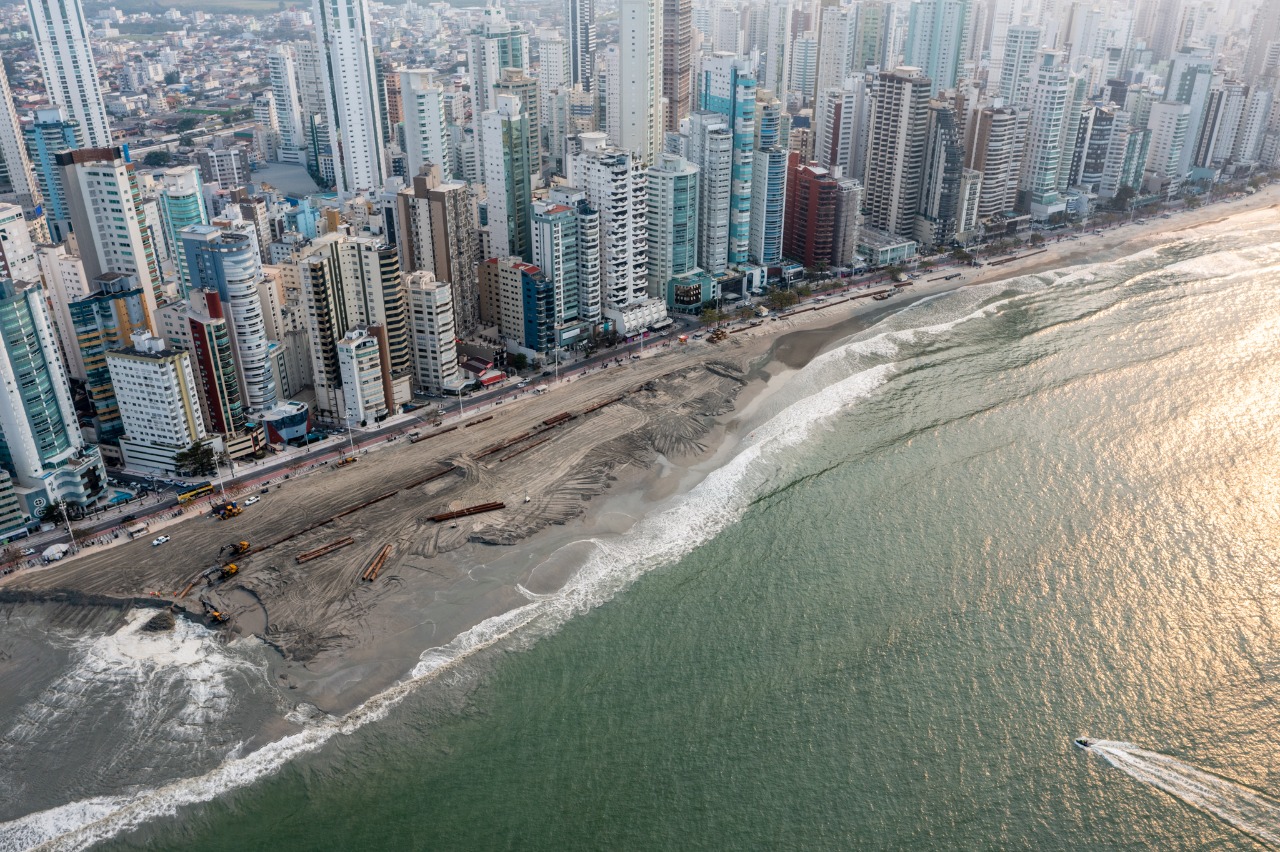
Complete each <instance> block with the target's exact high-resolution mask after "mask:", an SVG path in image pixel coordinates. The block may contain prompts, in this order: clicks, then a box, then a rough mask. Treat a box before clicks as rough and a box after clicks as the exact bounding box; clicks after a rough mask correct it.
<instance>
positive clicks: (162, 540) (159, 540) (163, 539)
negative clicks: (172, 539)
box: [151, 535, 169, 547]
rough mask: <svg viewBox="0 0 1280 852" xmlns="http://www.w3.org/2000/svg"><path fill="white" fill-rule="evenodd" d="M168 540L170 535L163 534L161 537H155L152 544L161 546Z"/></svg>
mask: <svg viewBox="0 0 1280 852" xmlns="http://www.w3.org/2000/svg"><path fill="white" fill-rule="evenodd" d="M166 541H169V536H167V535H162V536H160V537H159V538H157V539H153V540H152V542H151V546H152V547H159V546H160V545H162V544H164V543H165V542H166Z"/></svg>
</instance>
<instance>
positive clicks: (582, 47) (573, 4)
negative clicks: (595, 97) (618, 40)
mask: <svg viewBox="0 0 1280 852" xmlns="http://www.w3.org/2000/svg"><path fill="white" fill-rule="evenodd" d="M568 7H569V8H568V10H567V14H566V16H565V24H566V29H567V30H568V36H569V82H570V83H571V84H573V85H577V86H581V87H582V90H583V91H585V92H590V91H591V90H592V87H593V86H594V85H595V69H596V2H595V0H568Z"/></svg>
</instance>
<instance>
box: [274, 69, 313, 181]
mask: <svg viewBox="0 0 1280 852" xmlns="http://www.w3.org/2000/svg"><path fill="white" fill-rule="evenodd" d="M267 73H268V76H269V79H270V81H271V93H272V96H273V100H274V101H275V109H276V120H277V122H278V123H279V133H280V145H279V148H278V149H277V155H278V157H279V159H280V162H282V163H290V164H292V165H305V164H306V162H307V151H308V149H309V148H310V145H309V144H308V139H307V133H306V127H307V125H309V124H310V122H309V121H308V120H307V118H308V117H307V116H305V115H304V114H303V110H302V98H301V95H300V94H299V91H298V72H297V66H296V62H295V54H294V48H293V46H292V45H288V44H280V45H276V47H275V48H273V49H272V51H271V53H269V54H268V55H267Z"/></svg>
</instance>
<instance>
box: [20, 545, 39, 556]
mask: <svg viewBox="0 0 1280 852" xmlns="http://www.w3.org/2000/svg"><path fill="white" fill-rule="evenodd" d="M22 555H23V556H35V555H36V549H35V548H34V547H24V548H22Z"/></svg>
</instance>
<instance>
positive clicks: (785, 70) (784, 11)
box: [759, 0, 793, 100]
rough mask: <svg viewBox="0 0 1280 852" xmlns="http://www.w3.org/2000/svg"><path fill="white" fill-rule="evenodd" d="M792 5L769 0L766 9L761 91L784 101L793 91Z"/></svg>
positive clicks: (760, 75) (760, 76) (785, 0)
mask: <svg viewBox="0 0 1280 852" xmlns="http://www.w3.org/2000/svg"><path fill="white" fill-rule="evenodd" d="M792 11H793V10H792V7H791V3H790V2H788V0H770V2H769V5H768V8H767V10H766V18H765V21H766V23H765V33H764V56H763V57H762V58H761V60H760V62H761V68H760V74H759V81H760V88H762V89H768V90H769V91H771V92H774V93H776V94H777V96H778V97H779V98H780V99H783V100H785V99H786V96H787V92H789V91H791V61H790V59H791V58H790V56H788V55H787V54H788V52H789V50H790V48H791V14H792Z"/></svg>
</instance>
